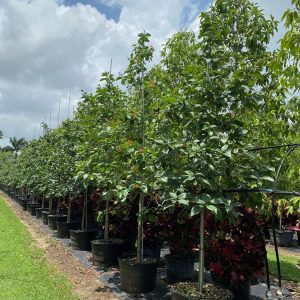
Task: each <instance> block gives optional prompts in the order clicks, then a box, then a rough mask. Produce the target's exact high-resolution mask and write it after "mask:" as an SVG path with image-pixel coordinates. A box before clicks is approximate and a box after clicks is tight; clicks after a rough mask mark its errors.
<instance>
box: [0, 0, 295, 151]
mask: <svg viewBox="0 0 300 300" xmlns="http://www.w3.org/2000/svg"><path fill="white" fill-rule="evenodd" d="M211 1H212V0H81V1H77V0H0V130H2V131H3V134H4V139H3V140H2V141H0V145H5V144H7V142H8V137H12V136H17V137H18V138H20V137H26V138H27V139H31V138H33V137H37V136H38V135H39V134H40V123H41V122H42V121H45V120H46V122H47V123H48V124H49V123H50V115H51V123H50V125H51V127H55V126H57V123H58V111H59V107H60V120H62V119H64V118H66V117H67V116H68V107H69V97H70V99H71V100H70V103H71V104H70V111H72V108H73V106H74V107H76V103H77V101H78V100H79V99H80V94H81V90H84V91H94V90H95V87H96V85H97V82H98V80H99V76H100V74H101V73H102V72H103V71H106V70H108V69H109V64H110V59H111V58H112V60H113V72H114V73H117V72H120V71H122V70H124V68H125V66H126V64H127V57H128V55H129V53H130V50H131V45H132V43H134V42H135V40H136V36H137V34H138V33H139V32H141V31H143V30H145V31H147V32H150V33H151V34H152V40H151V43H152V45H153V46H154V48H155V49H156V57H155V60H156V61H157V60H158V59H159V57H158V55H159V49H160V45H161V44H162V43H163V42H164V41H165V40H166V38H168V37H170V36H171V35H172V34H173V33H175V32H177V31H179V30H181V29H186V28H197V26H198V24H197V16H198V15H199V13H200V12H201V11H203V10H207V9H208V7H209V5H210V4H211ZM255 2H257V3H258V4H259V5H260V6H261V7H262V8H263V9H264V10H265V11H266V14H268V15H269V14H272V15H273V16H274V17H275V18H277V19H280V17H281V15H282V13H283V11H284V10H285V9H286V8H287V7H288V6H289V3H290V1H289V0H274V1H270V0H257V1H255ZM282 33H283V26H281V27H280V29H279V32H278V34H277V35H276V37H275V38H274V39H273V41H272V43H271V45H270V47H271V48H273V49H274V48H275V47H276V45H277V44H276V41H277V40H278V39H279V38H280V36H282ZM70 92H71V93H70Z"/></svg>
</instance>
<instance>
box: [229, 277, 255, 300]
mask: <svg viewBox="0 0 300 300" xmlns="http://www.w3.org/2000/svg"><path fill="white" fill-rule="evenodd" d="M230 290H231V291H232V293H233V296H234V297H233V300H240V299H243V300H250V297H251V295H250V282H249V281H248V282H245V283H243V284H240V285H238V286H236V287H232V288H230Z"/></svg>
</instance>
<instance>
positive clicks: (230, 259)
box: [205, 209, 264, 286]
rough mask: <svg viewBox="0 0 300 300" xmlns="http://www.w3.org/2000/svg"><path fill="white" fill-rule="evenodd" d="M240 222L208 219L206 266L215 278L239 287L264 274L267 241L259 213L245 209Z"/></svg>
mask: <svg viewBox="0 0 300 300" xmlns="http://www.w3.org/2000/svg"><path fill="white" fill-rule="evenodd" d="M240 213H241V215H240V217H239V219H238V220H237V223H235V224H230V223H229V222H228V221H223V222H218V221H215V219H214V217H213V216H212V215H208V216H206V220H205V236H206V239H205V242H206V251H205V262H206V268H207V269H209V270H210V271H211V273H212V276H213V278H214V279H215V280H216V281H219V282H222V283H225V284H227V285H231V286H237V285H240V284H243V283H245V282H247V281H249V280H250V279H251V278H252V277H254V276H255V277H259V278H261V277H262V276H263V275H264V243H263V240H262V238H261V233H260V225H261V223H259V221H258V219H257V214H256V212H255V210H253V209H242V210H241V211H240Z"/></svg>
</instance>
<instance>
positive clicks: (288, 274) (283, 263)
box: [268, 251, 300, 282]
mask: <svg viewBox="0 0 300 300" xmlns="http://www.w3.org/2000/svg"><path fill="white" fill-rule="evenodd" d="M279 259H280V270H281V277H282V278H283V279H286V280H292V281H295V282H300V270H299V269H298V268H297V267H296V264H297V263H299V261H300V258H298V257H296V256H293V255H286V254H283V253H279ZM268 260H269V268H270V273H271V274H272V275H277V265H276V256H275V251H268Z"/></svg>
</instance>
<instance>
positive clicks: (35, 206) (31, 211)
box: [30, 204, 40, 216]
mask: <svg viewBox="0 0 300 300" xmlns="http://www.w3.org/2000/svg"><path fill="white" fill-rule="evenodd" d="M39 207H40V206H39V204H32V205H31V206H30V214H31V215H32V216H36V209H37V208H39Z"/></svg>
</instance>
